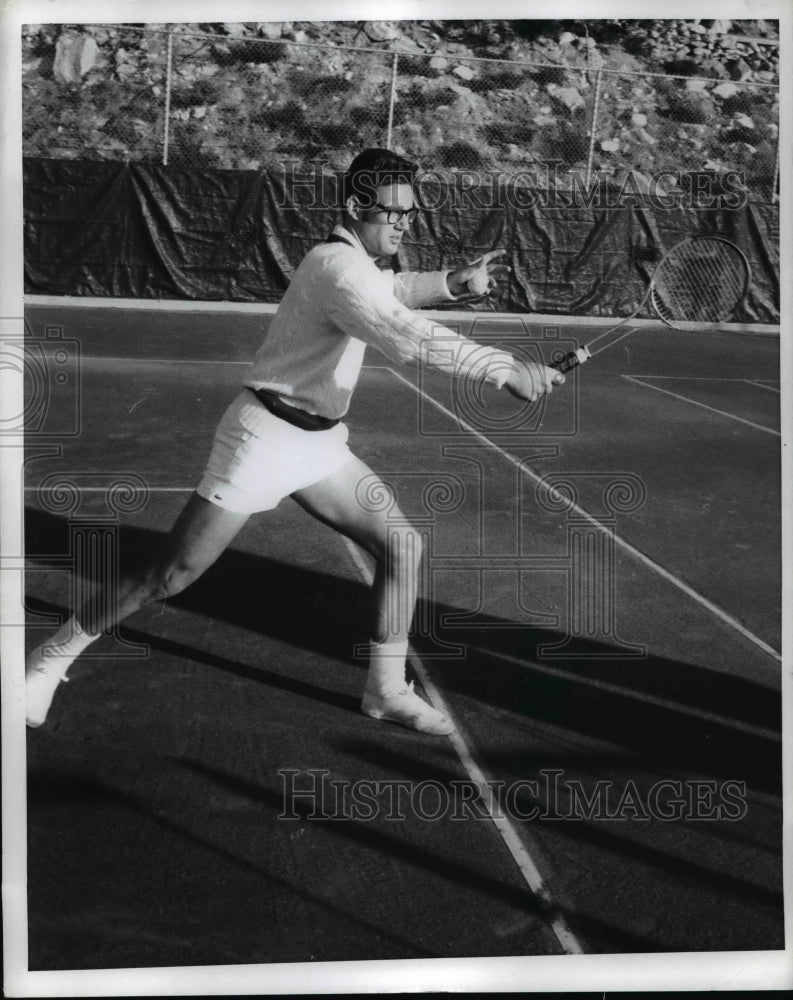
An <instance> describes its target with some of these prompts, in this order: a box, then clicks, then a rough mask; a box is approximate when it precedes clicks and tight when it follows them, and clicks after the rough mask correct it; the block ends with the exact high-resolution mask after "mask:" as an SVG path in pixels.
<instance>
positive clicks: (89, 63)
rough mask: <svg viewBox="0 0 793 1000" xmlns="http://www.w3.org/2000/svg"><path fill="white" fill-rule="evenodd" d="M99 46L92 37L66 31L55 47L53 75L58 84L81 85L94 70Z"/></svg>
mask: <svg viewBox="0 0 793 1000" xmlns="http://www.w3.org/2000/svg"><path fill="white" fill-rule="evenodd" d="M98 55H99V46H98V45H97V44H96V40H95V39H94V38H92V37H91V36H90V35H84V34H82V33H78V32H75V31H64V33H63V34H62V35H61V36H60V38H59V39H58V41H57V43H56V45H55V60H54V62H53V65H52V75H53V76H54V77H55V79H56V80H57V81H58V83H79V82H80V80H82V78H83V77H84V76H85V74H86V73H87V72H88V71H89V70H91V69H93V68H94V66H95V65H96V60H97V57H98Z"/></svg>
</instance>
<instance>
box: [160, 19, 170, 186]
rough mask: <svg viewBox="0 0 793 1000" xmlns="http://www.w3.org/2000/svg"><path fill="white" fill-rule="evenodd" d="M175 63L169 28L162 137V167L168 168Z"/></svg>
mask: <svg viewBox="0 0 793 1000" xmlns="http://www.w3.org/2000/svg"><path fill="white" fill-rule="evenodd" d="M172 62H173V31H172V30H171V29H170V28H168V51H167V55H166V57H165V127H164V129H163V137H162V165H163V166H164V167H167V166H168V139H169V127H170V124H171V65H172Z"/></svg>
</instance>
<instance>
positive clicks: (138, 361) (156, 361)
mask: <svg viewBox="0 0 793 1000" xmlns="http://www.w3.org/2000/svg"><path fill="white" fill-rule="evenodd" d="M80 361H106V362H108V364H110V363H111V362H112V363H113V364H114V365H117V364H121V363H125V364H135V365H246V366H248V367H250V366H251V365H252V364H253V362H252V361H225V360H223V359H222V358H218V359H217V360H216V359H215V358H108V357H106V356H105V355H100V354H83V355H81V356H80Z"/></svg>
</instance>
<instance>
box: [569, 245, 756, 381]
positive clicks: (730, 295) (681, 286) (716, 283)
mask: <svg viewBox="0 0 793 1000" xmlns="http://www.w3.org/2000/svg"><path fill="white" fill-rule="evenodd" d="M750 280H751V271H750V268H749V262H748V261H747V259H746V256H745V255H744V253H743V252H742V251H741V250H740V249H739V248H738V247H737V246H735V244H734V243H730V241H729V240H725V239H722V238H721V237H719V236H692V237H690V238H688V239H685V240H683V241H682V242H680V243H677V244H675V246H673V247H672V249H671V250H669V251H667V253H666V254H664V256H663V257H662V258H661V260H660V261H659V262H658V264H657V265H656V267H655V270H654V271H653V275H652V278H651V279H650V284H649V286H648V288H647V291H646V292H645V293H644V295H643V297H642V300H641V302H640V303H639V305H638V306H637V307H636V309H634V311H633V312H632V313H631V315H630V316H626V317H625V319H622V320H620V321H619V323H617V324H616V325H615V326H612V327H610V328H609V329H608V330H606V331H605V332H604V333H601V334H599V335H598V336H597V337H595V338H594V339H593V340H591V341H590V342H589V344H587V345H586V346H584V347H579V348H578V349H577V350H575V351H571V352H570V353H569V354H567V355H566V356H565V357H564V358H562V359H560V360H559V361H556V362H554V363H553V364H552V365H551V367H552V368H555V369H556V370H557V371H559V372H569V371H571V370H572V369H573V368H576V367H577V366H578V365H582V364H583V363H584V362H585V361H588V360H589V358H591V357H593V356H594V355H595V354H599V353H600V352H601V351H604V350H605V349H606V348H607V347H613V346H614V344H616V343H618V342H619V341H620V340H622V338H623V337H626V336H627V335H628V334H629V333H632V332H633V331H634V330H635V329H636V328H635V327H628V328H627V329H623V328H624V327H625V326H626V324H627V323H629V322H630V321H631V320H632V319H633V318H634V317H635V316H636V315H637V314H638V312H639V311H640V310H641V309H642V308H643V306H644V304H645V302H647V300H648V298H649V299H651V300H652V304H653V307H654V309H655V312H656V313H657V314H658V316H659V317H660V318H661V319H662V320H663V321H664V323H665V324H666V325H667V326H669V327H671V328H672V329H673V330H685V329H690V328H691V326H693V327H694V328H697V327H700V326H702V325H707V324H718V323H724V322H726V321H727V320H728V319H730V317H731V316H732V315H733V314H734V313H735V311H736V309H737V308H738V306H739V305H740V304H741V303H742V302H743V300H744V298H745V297H746V293H747V291H748V290H749V284H750Z"/></svg>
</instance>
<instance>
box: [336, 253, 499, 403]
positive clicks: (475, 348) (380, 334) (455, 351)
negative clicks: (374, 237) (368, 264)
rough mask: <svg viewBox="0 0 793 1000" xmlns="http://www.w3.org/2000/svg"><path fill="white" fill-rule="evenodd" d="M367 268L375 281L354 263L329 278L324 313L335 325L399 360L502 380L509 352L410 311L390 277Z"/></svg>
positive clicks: (496, 381)
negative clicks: (352, 265) (398, 295)
mask: <svg viewBox="0 0 793 1000" xmlns="http://www.w3.org/2000/svg"><path fill="white" fill-rule="evenodd" d="M372 270H373V271H374V272H376V276H377V278H379V279H380V280H377V278H375V275H374V274H372V275H369V274H367V273H366V272H365V271H364V272H362V269H361V268H360V267H345V268H343V269H340V270H339V271H337V272H336V273H335V275H334V276H333V280H332V281H331V282H329V285H330V287H329V288H328V291H329V297H328V300H327V305H326V308H327V315H328V317H329V318H330V319H331V320H332V321H333V323H334V324H335V325H336V326H337V327H338V328H339V329H340V330H342V331H343V332H344V333H346V334H348V335H349V336H351V337H356V338H358V339H359V340H362V341H364V342H365V343H367V344H371V345H372V346H373V347H376V348H377V349H378V350H380V351H382V352H383V354H385V355H386V357H388V358H390V359H391V360H392V361H395V362H397V363H400V364H410V363H420V364H427V365H430V366H431V367H433V368H437V369H439V370H440V371H443V372H446V373H447V374H449V375H454V376H457V377H462V378H468V379H473V380H475V381H478V382H487V383H489V384H490V385H495V386H498V387H499V388H500V387H501V386H502V385H503V384H504V383H505V382H506V380H507V378H508V377H509V374H510V372H511V371H512V367H513V359H512V355H511V354H508V353H507V352H506V351H501V350H499V349H497V348H493V347H486V346H484V345H482V344H478V343H476V342H475V341H473V340H469V339H468V338H467V337H463V336H461V335H460V334H458V333H456V332H455V331H454V330H451V329H450V328H449V327H447V326H444V325H443V324H442V323H438V322H437V321H434V320H432V319H430V318H429V317H427V316H422V315H420V314H418V313H415V312H412V311H411V310H410V309H408V308H407V307H406V306H405V305H403V304H402V302H400V301H399V299H398V298H397V297H396V295H395V294H394V291H393V290H392V287H391V286H390V280H391V279H390V278H389V277H387V276H386V275H384V274H382V273H381V272H379V271H377V269H376V268H373V269H372ZM436 273H439V272H436ZM444 284H445V278H444ZM403 287H404V286H403ZM436 287H437V285H436Z"/></svg>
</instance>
